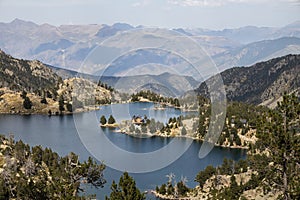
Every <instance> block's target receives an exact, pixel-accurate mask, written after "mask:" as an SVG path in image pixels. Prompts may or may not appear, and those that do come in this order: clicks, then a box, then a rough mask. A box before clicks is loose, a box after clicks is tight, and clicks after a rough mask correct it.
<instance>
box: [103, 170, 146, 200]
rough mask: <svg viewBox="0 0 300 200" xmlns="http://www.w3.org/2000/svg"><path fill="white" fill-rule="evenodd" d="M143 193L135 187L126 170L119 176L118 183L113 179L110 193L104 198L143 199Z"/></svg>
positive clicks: (114, 199) (111, 199) (109, 199)
mask: <svg viewBox="0 0 300 200" xmlns="http://www.w3.org/2000/svg"><path fill="white" fill-rule="evenodd" d="M144 199H146V198H145V195H144V194H142V193H141V192H140V190H139V189H138V188H137V187H136V185H135V181H134V179H133V178H132V177H131V176H129V174H128V173H127V172H124V174H123V175H122V176H121V178H120V180H119V184H116V183H115V181H113V183H112V185H111V193H110V196H109V197H106V200H144Z"/></svg>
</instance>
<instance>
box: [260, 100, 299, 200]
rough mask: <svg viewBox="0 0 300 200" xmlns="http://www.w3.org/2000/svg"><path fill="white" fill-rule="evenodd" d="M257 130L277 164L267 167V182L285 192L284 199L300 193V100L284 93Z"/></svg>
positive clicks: (271, 157) (261, 144)
mask: <svg viewBox="0 0 300 200" xmlns="http://www.w3.org/2000/svg"><path fill="white" fill-rule="evenodd" d="M264 121H265V123H261V125H260V126H261V127H260V128H259V130H258V137H259V138H260V143H259V145H260V148H261V149H262V150H267V151H268V152H269V154H270V156H269V157H270V159H271V161H272V162H273V163H274V164H273V165H272V166H270V165H267V166H266V167H267V168H268V170H267V171H268V174H267V179H268V185H269V186H271V187H274V186H275V187H276V188H278V189H280V190H281V191H282V192H283V199H285V200H288V199H294V198H296V197H297V196H298V197H299V196H300V190H299V188H300V182H299V179H300V167H299V166H300V153H299V152H300V135H299V130H300V125H299V122H300V103H299V98H297V97H296V96H295V95H294V94H293V95H290V96H288V95H284V96H283V101H282V102H280V103H278V106H277V108H276V109H275V110H272V111H270V112H269V113H267V115H266V116H264Z"/></svg>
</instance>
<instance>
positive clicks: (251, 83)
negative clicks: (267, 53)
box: [196, 55, 300, 104]
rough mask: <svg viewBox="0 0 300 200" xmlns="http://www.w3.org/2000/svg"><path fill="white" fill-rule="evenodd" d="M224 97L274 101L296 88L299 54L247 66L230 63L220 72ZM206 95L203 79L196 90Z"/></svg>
mask: <svg viewBox="0 0 300 200" xmlns="http://www.w3.org/2000/svg"><path fill="white" fill-rule="evenodd" d="M221 76H222V78H223V82H224V85H225V90H226V93H227V98H228V99H229V100H233V101H243V102H248V103H254V104H260V103H263V102H265V101H269V103H271V102H272V101H276V100H277V99H278V98H280V97H281V96H282V94H283V93H284V92H287V93H289V92H293V91H297V90H299V88H300V55H288V56H283V57H279V58H275V59H272V60H269V61H266V62H261V63H257V64H255V65H253V66H251V67H234V68H231V69H228V70H225V71H224V72H222V73H221ZM196 91H197V92H198V93H199V94H201V95H204V96H208V95H209V94H208V91H207V87H206V84H205V83H202V84H201V85H200V87H199V88H198V89H197V90H196Z"/></svg>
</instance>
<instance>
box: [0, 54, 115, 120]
mask: <svg viewBox="0 0 300 200" xmlns="http://www.w3.org/2000/svg"><path fill="white" fill-rule="evenodd" d="M69 73H71V72H69ZM75 86H76V87H75ZM79 90H80V91H81V93H79V92H78V91H79ZM82 91H84V92H82ZM76 92H77V93H78V94H77V93H76ZM92 94H93V95H92ZM111 97H112V93H111V91H110V90H108V89H105V88H104V87H101V86H100V85H98V84H96V82H93V81H90V80H87V79H85V78H70V77H68V78H66V79H65V80H63V79H62V78H61V77H60V76H58V75H57V74H56V73H54V72H53V70H52V69H51V68H49V67H48V66H47V65H45V64H43V63H41V62H40V61H36V60H35V61H29V60H22V59H16V58H13V57H12V56H10V55H7V54H6V53H4V52H3V51H1V50H0V113H12V114H19V113H20V114H31V113H42V114H46V113H47V114H53V113H55V114H58V113H61V114H64V113H71V112H73V111H80V110H81V111H83V110H85V109H86V108H87V107H90V106H94V104H97V105H99V104H106V103H109V102H110V101H111Z"/></svg>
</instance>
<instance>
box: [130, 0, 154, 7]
mask: <svg viewBox="0 0 300 200" xmlns="http://www.w3.org/2000/svg"><path fill="white" fill-rule="evenodd" d="M149 4H150V1H149V0H143V1H138V2H135V3H133V4H132V6H133V7H145V6H147V5H149Z"/></svg>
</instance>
